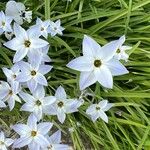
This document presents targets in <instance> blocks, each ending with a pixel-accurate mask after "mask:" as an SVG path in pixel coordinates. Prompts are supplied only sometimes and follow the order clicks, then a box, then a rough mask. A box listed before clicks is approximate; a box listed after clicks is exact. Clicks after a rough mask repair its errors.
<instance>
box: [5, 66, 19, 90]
mask: <svg viewBox="0 0 150 150" xmlns="http://www.w3.org/2000/svg"><path fill="white" fill-rule="evenodd" d="M2 70H3V72H4V74H5V76H6V77H7V81H8V82H9V83H11V84H16V85H15V86H16V87H17V88H19V82H18V81H17V80H16V78H17V76H18V75H19V74H20V68H19V66H18V65H17V64H14V65H13V66H12V67H11V69H7V68H5V67H3V68H2Z"/></svg>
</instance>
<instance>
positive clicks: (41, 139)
mask: <svg viewBox="0 0 150 150" xmlns="http://www.w3.org/2000/svg"><path fill="white" fill-rule="evenodd" d="M52 126H53V124H52V123H50V122H42V123H37V118H36V117H35V116H34V115H33V114H32V115H30V116H29V118H28V120H27V124H16V125H14V126H12V129H13V130H15V132H17V133H18V134H19V135H20V138H19V139H17V140H15V141H14V144H13V148H21V147H24V146H26V145H28V148H29V150H40V149H41V148H43V147H47V146H48V145H49V142H48V140H47V139H46V137H45V135H47V133H48V132H49V130H50V129H51V128H52Z"/></svg>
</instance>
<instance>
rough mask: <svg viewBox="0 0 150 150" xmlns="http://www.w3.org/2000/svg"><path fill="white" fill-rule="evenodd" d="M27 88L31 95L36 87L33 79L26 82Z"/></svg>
mask: <svg viewBox="0 0 150 150" xmlns="http://www.w3.org/2000/svg"><path fill="white" fill-rule="evenodd" d="M27 85H28V88H29V89H30V91H31V92H32V93H33V92H34V91H35V89H36V87H37V82H36V81H35V80H34V79H31V80H29V81H28V82H27Z"/></svg>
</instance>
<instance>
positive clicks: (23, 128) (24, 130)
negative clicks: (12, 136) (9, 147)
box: [11, 124, 31, 136]
mask: <svg viewBox="0 0 150 150" xmlns="http://www.w3.org/2000/svg"><path fill="white" fill-rule="evenodd" d="M11 128H12V129H13V130H14V131H15V132H17V133H18V134H19V135H20V136H25V135H27V134H28V133H29V132H30V131H31V130H30V128H29V127H28V126H27V125H25V124H16V125H13V126H11Z"/></svg>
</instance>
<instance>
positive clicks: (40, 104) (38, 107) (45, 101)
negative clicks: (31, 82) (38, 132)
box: [19, 86, 56, 120]
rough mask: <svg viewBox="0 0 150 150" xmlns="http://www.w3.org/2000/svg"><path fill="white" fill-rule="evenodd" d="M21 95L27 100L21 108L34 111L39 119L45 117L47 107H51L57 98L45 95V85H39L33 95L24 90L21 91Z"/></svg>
mask: <svg viewBox="0 0 150 150" xmlns="http://www.w3.org/2000/svg"><path fill="white" fill-rule="evenodd" d="M19 95H20V97H21V98H22V99H23V100H24V101H25V102H26V103H25V104H24V105H23V106H22V107H21V110H22V111H28V112H32V113H33V114H34V115H35V116H36V117H37V119H38V120H40V119H42V118H43V114H44V110H45V107H49V106H50V105H51V104H52V103H54V102H55V100H56V98H55V97H54V96H46V97H45V91H44V88H43V86H38V87H37V89H36V90H35V92H34V93H33V96H32V95H30V94H28V93H24V92H21V93H20V94H19Z"/></svg>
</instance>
